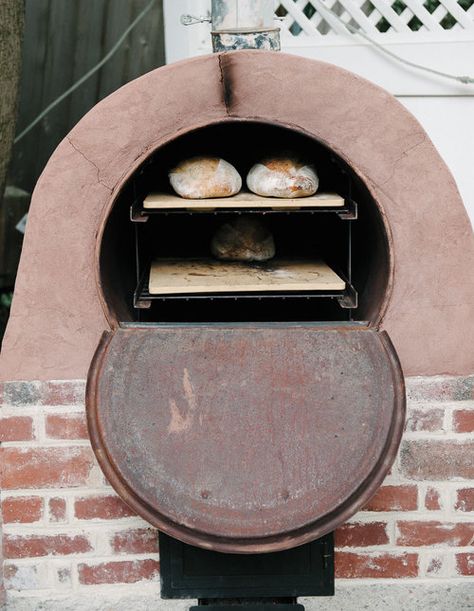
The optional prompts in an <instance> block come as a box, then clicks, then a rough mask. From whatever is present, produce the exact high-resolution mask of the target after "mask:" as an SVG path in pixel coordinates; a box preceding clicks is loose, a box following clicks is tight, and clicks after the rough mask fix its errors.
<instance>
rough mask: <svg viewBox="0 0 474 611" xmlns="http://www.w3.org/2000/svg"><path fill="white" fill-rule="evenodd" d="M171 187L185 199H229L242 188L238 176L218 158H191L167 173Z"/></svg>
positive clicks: (235, 171)
mask: <svg viewBox="0 0 474 611" xmlns="http://www.w3.org/2000/svg"><path fill="white" fill-rule="evenodd" d="M168 175H169V179H170V183H171V186H172V187H173V189H174V190H175V191H176V193H177V194H178V195H180V196H181V197H184V198H186V199H206V198H211V197H230V196H231V195H235V194H236V193H238V192H239V191H240V189H241V187H242V179H241V177H240V174H239V173H238V172H237V170H236V169H235V168H234V166H233V165H231V164H230V163H228V162H227V161H225V160H224V159H220V158H219V157H193V158H191V159H186V160H184V161H181V162H180V163H178V165H177V166H176V167H175V168H173V169H172V170H171V171H170V172H169V174H168Z"/></svg>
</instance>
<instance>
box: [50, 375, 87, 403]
mask: <svg viewBox="0 0 474 611" xmlns="http://www.w3.org/2000/svg"><path fill="white" fill-rule="evenodd" d="M84 395H85V382H83V381H81V380H71V381H61V380H58V381H50V382H44V383H43V384H42V387H41V399H42V403H43V404H44V405H83V404H84V401H85V396H84Z"/></svg>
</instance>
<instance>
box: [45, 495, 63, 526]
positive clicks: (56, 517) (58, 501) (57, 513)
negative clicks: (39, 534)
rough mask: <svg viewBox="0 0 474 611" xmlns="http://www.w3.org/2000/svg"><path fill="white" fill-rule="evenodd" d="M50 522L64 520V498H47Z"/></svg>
mask: <svg viewBox="0 0 474 611" xmlns="http://www.w3.org/2000/svg"><path fill="white" fill-rule="evenodd" d="M49 520H50V522H64V521H65V520H66V499H63V498H60V497H56V498H54V499H49Z"/></svg>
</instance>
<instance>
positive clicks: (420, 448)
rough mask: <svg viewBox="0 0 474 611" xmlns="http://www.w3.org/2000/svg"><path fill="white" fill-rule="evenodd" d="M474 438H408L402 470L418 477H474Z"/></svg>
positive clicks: (404, 449)
mask: <svg viewBox="0 0 474 611" xmlns="http://www.w3.org/2000/svg"><path fill="white" fill-rule="evenodd" d="M473 453H474V441H470V440H469V441H441V440H426V439H423V440H409V441H405V442H404V443H403V444H402V449H401V470H402V473H403V475H404V476H405V477H408V478H409V479H416V480H449V479H452V478H466V479H474V461H473V460H472V455H473Z"/></svg>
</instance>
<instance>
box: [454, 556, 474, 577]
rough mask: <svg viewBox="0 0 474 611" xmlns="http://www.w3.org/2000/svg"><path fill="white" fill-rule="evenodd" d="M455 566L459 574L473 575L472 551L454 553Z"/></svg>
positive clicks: (473, 561) (473, 557)
mask: <svg viewBox="0 0 474 611" xmlns="http://www.w3.org/2000/svg"><path fill="white" fill-rule="evenodd" d="M456 567H457V570H458V573H459V575H467V576H469V577H472V576H473V575H474V553H472V552H463V553H460V554H456Z"/></svg>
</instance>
